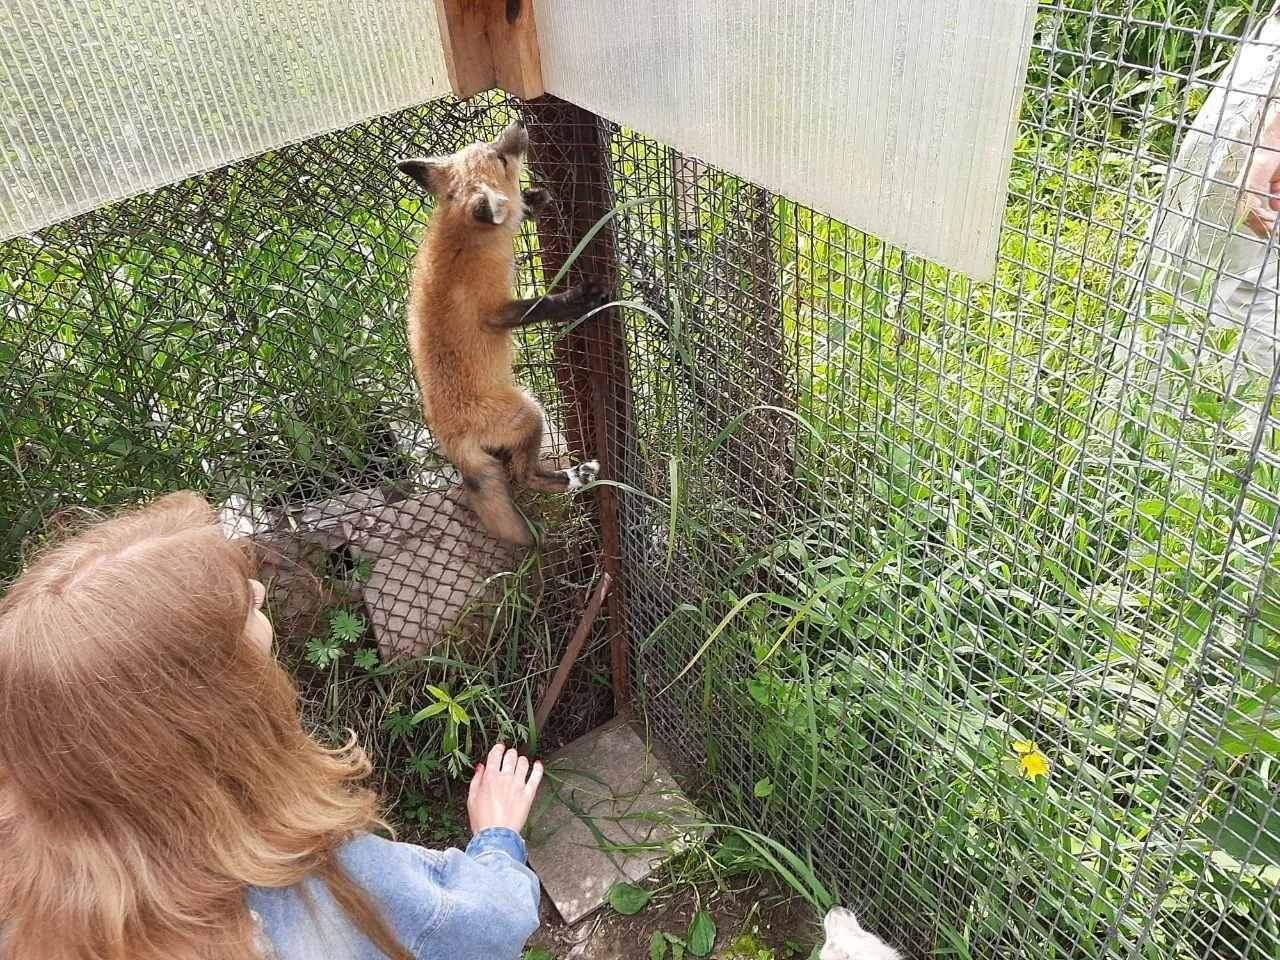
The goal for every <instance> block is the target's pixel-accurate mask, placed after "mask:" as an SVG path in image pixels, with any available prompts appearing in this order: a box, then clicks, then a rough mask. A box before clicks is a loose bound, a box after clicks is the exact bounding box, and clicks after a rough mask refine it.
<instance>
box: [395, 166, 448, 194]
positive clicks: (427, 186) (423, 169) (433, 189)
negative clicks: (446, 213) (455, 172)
mask: <svg viewBox="0 0 1280 960" xmlns="http://www.w3.org/2000/svg"><path fill="white" fill-rule="evenodd" d="M447 164H448V161H445V160H441V159H438V158H436V157H418V158H414V159H410V160H397V161H396V166H397V167H399V169H400V172H401V173H403V174H405V175H407V176H410V177H412V178H413V179H414V180H416V181H417V182H418V184H419V186H421V187H422V189H423V190H426V191H427V193H429V194H431V195H432V196H435V195H436V194H438V193H439V192H440V191H441V189H443V187H444V172H445V167H446V166H447Z"/></svg>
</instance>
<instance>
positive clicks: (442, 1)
mask: <svg viewBox="0 0 1280 960" xmlns="http://www.w3.org/2000/svg"><path fill="white" fill-rule="evenodd" d="M436 14H437V17H436V19H437V21H438V22H439V24H440V43H441V45H442V46H443V47H444V62H445V66H446V68H447V69H448V71H449V83H450V85H451V86H452V87H453V93H454V96H457V97H459V98H463V97H470V96H474V95H475V94H477V93H480V92H481V91H484V90H489V89H491V88H493V87H501V88H502V89H504V90H507V91H509V92H511V93H514V94H515V95H516V96H517V97H520V98H521V99H524V100H530V99H532V98H534V97H540V96H542V92H543V87H542V58H541V57H540V56H539V53H538V28H537V24H536V23H535V22H534V18H533V0H436Z"/></svg>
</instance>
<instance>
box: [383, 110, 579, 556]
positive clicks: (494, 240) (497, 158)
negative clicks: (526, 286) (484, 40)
mask: <svg viewBox="0 0 1280 960" xmlns="http://www.w3.org/2000/svg"><path fill="white" fill-rule="evenodd" d="M527 146H528V137H527V135H526V134H525V133H524V130H523V128H522V127H519V126H516V125H513V126H512V127H509V128H508V129H507V130H506V131H504V132H503V134H502V135H501V136H500V137H499V138H498V139H497V140H495V141H494V142H492V143H477V144H473V145H471V146H469V147H467V148H466V149H464V150H462V151H460V152H458V153H456V154H454V155H453V156H451V157H447V158H443V159H434V160H415V161H405V162H403V163H402V164H401V169H402V170H404V171H405V172H406V173H408V174H409V175H410V176H412V177H413V178H414V179H415V180H417V181H418V182H419V183H421V184H422V185H423V186H425V187H426V188H427V189H428V190H429V191H430V192H431V193H432V194H434V195H435V197H436V198H437V204H436V210H435V213H434V214H433V216H432V218H431V224H430V227H429V228H428V230H427V233H426V236H425V238H424V239H423V241H422V244H421V246H420V247H419V249H418V254H417V257H416V260H415V263H414V271H413V282H412V289H411V291H410V294H409V304H408V316H407V320H408V334H409V349H410V353H411V355H412V358H413V368H414V373H415V375H416V377H417V380H418V386H419V388H420V389H421V395H422V406H423V412H424V414H425V416H426V419H427V424H428V426H429V427H430V428H431V432H432V434H433V436H434V437H435V439H436V442H438V443H439V444H440V447H441V449H442V450H443V452H444V454H445V456H446V457H448V458H449V460H450V461H451V462H452V463H453V464H454V465H455V466H456V467H457V468H458V470H459V471H460V472H461V474H462V477H463V480H464V482H465V484H466V487H467V490H468V492H469V497H470V501H471V504H472V507H473V509H475V511H476V513H477V514H478V515H479V516H480V518H481V520H482V521H483V522H484V523H485V526H486V527H487V528H488V529H489V531H490V532H491V533H493V534H494V535H495V536H497V537H500V538H502V539H503V540H507V541H509V542H512V543H517V544H522V545H527V544H529V543H531V542H532V537H531V536H530V532H529V529H528V526H527V524H526V523H525V521H524V519H523V518H522V517H521V515H520V513H519V512H518V511H517V510H516V508H515V506H514V504H513V503H512V501H511V494H510V490H509V488H508V485H507V478H506V471H505V470H504V464H503V462H502V459H503V458H505V459H508V460H509V464H510V473H511V476H512V478H513V479H515V480H516V481H517V482H519V483H524V484H527V485H529V486H532V487H534V488H536V489H541V490H554V491H561V492H563V491H565V490H567V489H573V488H575V486H577V485H580V482H579V481H578V479H577V474H576V473H574V472H573V471H548V470H544V469H542V466H541V463H540V455H541V447H542V430H543V413H542V408H541V407H540V406H539V405H538V403H537V402H536V401H535V400H534V399H533V398H532V397H530V396H529V395H528V394H527V393H525V392H524V391H523V390H521V389H520V388H519V387H517V386H516V384H515V382H514V380H513V378H512V373H511V364H512V360H513V358H514V345H513V343H512V336H511V331H512V329H513V328H514V327H516V326H519V325H521V323H522V322H528V321H529V320H536V319H542V318H546V319H562V318H563V315H567V311H569V309H570V307H576V308H578V309H576V310H574V311H573V312H574V313H575V314H576V313H580V312H585V311H586V310H587V309H588V308H589V307H590V306H591V304H590V303H588V302H587V298H585V297H584V293H583V291H581V290H579V291H571V292H570V293H568V294H561V295H559V296H558V297H548V298H544V300H543V301H539V302H537V303H532V302H530V303H527V304H526V303H525V302H523V301H521V302H515V301H513V300H512V298H511V290H512V287H513V285H514V283H515V250H514V241H515V237H516V234H517V233H518V232H519V230H520V225H521V223H522V222H523V220H524V215H525V202H526V199H528V200H529V202H531V203H534V202H540V201H541V200H542V199H543V197H542V196H528V197H525V196H522V193H521V189H520V174H521V169H522V166H523V160H524V153H525V150H526V148H527ZM503 157H505V158H506V159H505V162H504V161H503V159H502V158H503ZM531 193H535V192H531ZM494 220H498V221H500V222H497V223H495V222H492V221H494ZM535 314H542V315H543V316H537V315H535ZM553 314H554V316H553ZM574 469H575V470H576V469H578V468H574ZM592 476H594V473H593V472H592V473H591V474H590V476H589V477H588V479H590V477H592Z"/></svg>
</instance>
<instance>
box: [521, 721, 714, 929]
mask: <svg viewBox="0 0 1280 960" xmlns="http://www.w3.org/2000/svg"><path fill="white" fill-rule="evenodd" d="M547 772H548V776H547V777H546V778H544V780H543V783H542V787H541V789H540V790H539V791H538V799H537V801H536V802H535V804H534V810H535V811H540V815H539V816H538V817H537V820H536V822H534V823H533V824H532V825H531V826H530V828H529V863H530V865H531V866H532V867H533V869H534V870H535V871H536V872H537V874H538V877H539V878H540V879H541V880H542V886H543V889H545V890H546V891H547V895H548V896H549V897H550V898H551V901H552V902H553V903H554V904H555V905H556V909H557V910H558V911H560V916H561V917H562V918H564V921H565V923H575V922H577V921H578V920H580V919H582V918H583V917H585V916H586V915H587V914H588V913H590V912H591V911H592V910H595V909H596V908H597V907H599V906H600V905H601V904H602V903H604V902H605V900H606V898H607V897H608V893H609V888H610V887H612V886H613V885H614V884H615V883H619V882H623V881H626V882H630V883H639V882H640V881H642V880H644V879H645V878H647V877H648V876H649V875H650V874H652V873H653V872H654V870H656V869H657V868H658V866H659V865H660V864H661V863H662V861H663V860H664V859H666V857H667V856H669V855H670V854H671V853H673V852H675V851H677V850H678V849H680V847H681V846H682V845H684V844H685V843H687V842H688V840H689V839H691V836H703V835H705V829H704V828H703V827H701V826H700V824H701V817H700V816H699V815H698V812H697V810H696V809H695V808H694V807H693V805H692V804H691V803H690V802H689V800H688V799H687V798H686V797H685V796H684V794H683V793H681V792H680V789H679V787H677V786H676V782H675V780H674V778H673V777H672V776H671V774H670V773H669V772H668V771H667V770H666V768H664V767H663V766H662V764H660V763H659V762H658V761H657V759H656V758H655V757H654V756H653V754H652V752H651V751H650V750H649V749H648V747H647V746H646V744H645V742H644V741H643V740H642V739H641V737H640V736H639V734H638V733H637V732H636V730H635V728H634V727H633V726H632V724H630V723H627V722H622V721H616V722H614V723H611V724H607V725H605V726H603V727H601V728H599V729H597V730H593V731H592V732H591V733H589V734H587V735H586V736H585V737H583V738H582V739H580V740H577V741H575V742H573V743H571V744H570V745H569V746H567V747H565V748H564V750H562V751H560V753H558V754H557V755H556V756H555V757H553V758H552V759H551V761H550V762H549V763H548V765H547ZM544 808H545V809H544ZM631 846H640V847H644V848H647V849H639V850H619V849H616V848H617V847H631Z"/></svg>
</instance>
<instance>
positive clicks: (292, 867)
mask: <svg viewBox="0 0 1280 960" xmlns="http://www.w3.org/2000/svg"><path fill="white" fill-rule="evenodd" d="M253 573H254V567H253V561H252V560H251V558H250V555H249V553H248V552H247V551H246V550H245V549H242V548H240V547H239V546H237V545H235V544H233V543H231V542H229V541H228V540H227V539H226V537H225V536H224V535H223V534H222V531H221V530H220V528H219V526H218V520H217V516H216V515H215V513H214V512H213V510H211V509H210V507H209V505H208V504H207V503H206V502H205V501H204V500H202V499H201V498H200V497H199V496H197V495H195V494H191V493H180V494H173V495H171V496H167V497H164V498H162V499H160V500H158V501H157V502H155V503H154V504H152V505H150V506H148V507H144V508H142V509H139V510H135V511H132V512H129V513H125V514H123V515H121V516H118V517H116V518H115V519H112V520H107V521H105V522H102V523H99V524H97V525H95V526H92V527H90V528H89V529H88V530H87V531H85V532H84V533H82V534H81V535H79V536H77V537H76V538H75V539H73V540H71V541H69V542H67V543H65V544H64V545H62V546H59V547H56V548H54V549H53V550H51V551H50V552H49V553H48V554H47V555H45V556H44V557H43V559H41V560H39V561H38V562H37V563H36V564H34V565H33V566H32V567H31V568H30V569H29V570H28V571H27V572H26V573H25V574H24V575H23V576H22V577H21V578H20V579H19V580H18V582H17V583H16V584H15V585H14V586H13V588H12V589H11V590H10V591H9V594H8V596H7V597H5V598H4V600H3V601H2V602H0V927H3V926H4V924H5V922H6V921H7V923H8V929H7V932H6V933H5V934H0V940H3V941H4V942H3V949H4V951H5V956H6V960H18V958H21V960H162V958H163V960H214V958H216V960H257V957H258V955H257V953H256V951H255V947H254V931H253V929H252V924H251V919H250V916H249V912H248V908H247V906H246V902H245V889H244V888H245V886H246V885H257V886H266V887H284V886H290V885H292V884H296V883H298V882H299V881H300V880H302V878H303V877H306V876H307V875H314V876H316V877H318V878H319V879H321V880H323V881H324V883H325V884H326V886H327V887H328V889H329V892H330V893H331V894H332V895H333V897H334V899H335V900H336V901H337V903H338V904H339V905H340V906H341V907H342V909H343V910H344V911H345V913H346V914H347V916H348V917H349V918H350V919H351V921H352V922H353V923H354V924H355V925H356V926H357V927H358V928H359V929H360V930H361V931H362V932H363V933H364V934H365V936H367V937H368V938H369V939H370V940H371V941H372V942H373V944H374V945H375V946H376V947H377V948H378V949H379V950H381V951H382V952H383V953H384V954H386V955H387V956H389V957H392V958H394V960H411V956H410V954H409V953H408V952H407V951H406V950H405V949H404V948H403V947H402V946H401V945H400V944H399V943H398V942H397V941H396V938H395V936H394V934H393V933H392V932H391V930H390V929H389V928H388V926H387V924H386V922H385V921H384V920H383V919H382V917H381V915H380V914H379V912H378V910H377V909H376V908H375V906H374V904H373V903H372V902H371V901H370V898H369V896H368V894H367V893H366V892H365V891H364V890H363V888H361V887H359V886H358V885H357V884H355V883H354V882H353V881H352V880H351V879H350V878H349V877H348V876H347V875H346V873H345V872H344V871H343V870H342V868H341V865H340V864H339V862H338V860H337V858H336V857H335V854H334V851H335V850H336V849H337V848H338V847H339V846H340V845H341V844H342V843H343V842H344V840H346V839H347V838H348V837H350V836H352V835H353V834H355V833H357V832H361V831H367V830H371V829H373V828H375V827H376V826H378V824H379V820H378V814H377V803H376V798H375V796H374V795H373V794H372V793H371V792H370V791H368V790H366V789H363V788H361V787H358V786H357V785H356V781H358V780H360V779H361V778H362V777H364V776H365V775H366V774H367V773H368V761H367V760H366V758H365V756H364V753H363V752H362V751H361V750H360V749H359V748H358V747H356V746H354V745H353V744H348V745H347V746H346V747H344V748H342V749H338V750H328V749H325V748H324V747H322V746H320V745H319V744H318V743H316V742H315V741H314V740H312V739H311V738H310V737H309V736H308V735H307V734H306V733H305V732H304V731H303V729H302V727H301V725H300V723H299V719H298V709H297V691H296V690H295V688H294V686H293V684H292V683H291V681H290V680H289V677H288V676H287V675H286V674H285V672H284V671H283V670H282V669H281V667H280V666H279V665H278V664H277V663H276V662H275V661H274V660H273V659H272V658H271V657H269V656H266V655H264V654H263V653H262V652H260V651H259V650H258V649H256V648H255V647H254V646H253V644H251V643H250V642H249V641H248V640H247V638H246V635H245V633H246V625H247V622H248V618H249V612H250V604H251V603H252V597H251V595H250V589H249V586H248V579H249V578H250V577H251V576H252V575H253Z"/></svg>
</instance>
